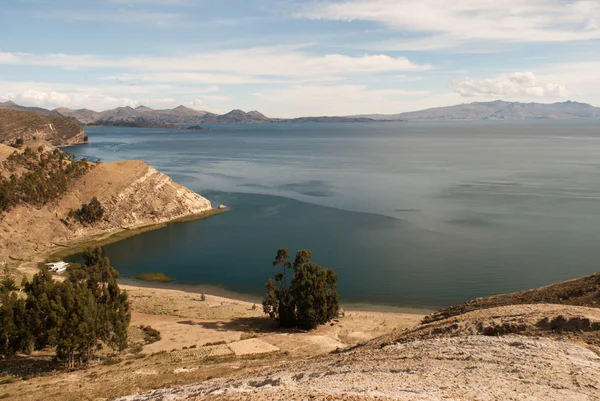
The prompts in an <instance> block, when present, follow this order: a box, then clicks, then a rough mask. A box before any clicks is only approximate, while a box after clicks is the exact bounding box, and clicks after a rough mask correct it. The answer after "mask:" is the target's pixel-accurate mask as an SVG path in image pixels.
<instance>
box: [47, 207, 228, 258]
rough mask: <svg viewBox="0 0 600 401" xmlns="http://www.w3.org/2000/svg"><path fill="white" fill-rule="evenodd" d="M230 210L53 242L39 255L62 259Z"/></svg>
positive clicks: (211, 211)
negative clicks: (86, 250) (70, 240)
mask: <svg viewBox="0 0 600 401" xmlns="http://www.w3.org/2000/svg"><path fill="white" fill-rule="evenodd" d="M228 211H230V209H229V208H225V209H219V208H212V209H209V210H206V211H204V212H201V213H196V214H191V215H187V216H181V217H179V218H177V219H173V220H168V221H163V222H160V223H153V224H145V225H140V226H131V227H128V228H122V229H117V230H114V231H108V232H101V233H98V234H94V235H91V236H88V237H86V238H81V239H78V240H75V241H72V242H69V243H66V244H53V245H54V247H53V248H50V249H49V250H48V251H47V252H44V253H41V254H40V255H39V256H40V257H41V258H46V259H55V258H58V259H64V258H66V257H68V256H72V255H75V254H77V253H81V252H83V251H84V250H85V249H86V248H89V247H93V246H100V247H102V246H105V245H109V244H114V243H116V242H119V241H122V240H124V239H127V238H131V237H135V236H136V235H140V234H143V233H145V232H149V231H154V230H159V229H161V228H165V227H167V226H168V225H170V224H178V223H188V222H191V221H196V220H202V219H206V218H208V217H211V216H216V215H218V214H221V213H225V212H228Z"/></svg>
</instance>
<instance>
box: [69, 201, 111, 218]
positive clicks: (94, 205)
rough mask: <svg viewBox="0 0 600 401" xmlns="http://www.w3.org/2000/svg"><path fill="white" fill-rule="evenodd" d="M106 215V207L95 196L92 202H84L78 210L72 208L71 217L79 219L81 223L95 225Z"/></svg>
mask: <svg viewBox="0 0 600 401" xmlns="http://www.w3.org/2000/svg"><path fill="white" fill-rule="evenodd" d="M103 216H104V208H103V207H102V204H101V203H100V201H99V200H98V198H96V197H95V196H94V197H93V198H92V200H91V201H90V203H87V204H85V203H84V204H82V205H81V208H80V209H78V210H71V211H70V212H69V217H71V218H72V219H75V220H77V221H79V222H80V223H81V224H85V225H93V224H94V223H96V222H98V221H100V220H101V219H102V217H103Z"/></svg>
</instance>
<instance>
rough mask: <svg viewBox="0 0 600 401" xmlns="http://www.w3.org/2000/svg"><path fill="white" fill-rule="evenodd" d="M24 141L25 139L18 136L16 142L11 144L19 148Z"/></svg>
mask: <svg viewBox="0 0 600 401" xmlns="http://www.w3.org/2000/svg"><path fill="white" fill-rule="evenodd" d="M24 143H25V141H24V140H23V138H17V139H16V140H15V142H14V143H12V144H11V145H10V146H12V147H13V148H17V149H18V148H20V147H22V146H23V144H24Z"/></svg>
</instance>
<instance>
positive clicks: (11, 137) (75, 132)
mask: <svg viewBox="0 0 600 401" xmlns="http://www.w3.org/2000/svg"><path fill="white" fill-rule="evenodd" d="M34 136H35V137H36V140H38V141H39V140H43V141H46V142H48V143H50V144H52V145H54V146H65V145H72V144H75V143H82V142H83V139H84V136H85V133H84V131H83V129H82V128H81V127H80V126H79V124H77V123H76V122H75V121H73V120H71V119H69V118H66V117H63V116H61V115H58V114H56V115H47V116H44V115H42V114H39V113H34V112H27V111H18V110H6V109H0V143H4V144H11V143H14V142H15V140H16V139H17V138H23V140H24V141H25V144H26V145H29V144H30V143H32V142H35V141H36V140H34V139H33V137H34Z"/></svg>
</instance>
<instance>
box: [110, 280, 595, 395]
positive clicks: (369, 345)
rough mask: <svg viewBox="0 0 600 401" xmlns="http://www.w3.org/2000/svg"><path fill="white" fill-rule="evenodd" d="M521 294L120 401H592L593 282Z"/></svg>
mask: <svg viewBox="0 0 600 401" xmlns="http://www.w3.org/2000/svg"><path fill="white" fill-rule="evenodd" d="M577 284H580V285H581V288H580V290H579V291H574V292H572V293H571V296H572V299H570V298H569V296H568V295H564V297H565V298H560V299H559V301H561V302H563V303H564V302H569V301H571V302H573V303H582V302H583V301H582V299H587V300H588V304H587V305H585V306H583V305H561V304H556V303H542V302H543V299H542V298H543V296H544V294H545V295H547V296H548V297H549V299H550V300H549V301H547V302H551V300H552V299H553V298H552V295H553V294H556V293H557V292H559V293H562V294H568V293H569V292H570V291H572V290H573V288H574V286H576V285H577ZM523 294H527V295H526V297H533V298H534V299H536V300H537V302H538V303H535V304H517V305H506V304H505V301H506V298H507V296H499V297H490V298H482V299H479V300H477V303H478V304H480V305H485V306H480V307H479V308H475V307H474V306H473V302H472V303H467V304H465V305H469V308H466V309H470V310H469V311H464V312H458V311H457V309H453V312H455V313H453V314H452V316H450V317H446V318H442V317H440V314H433V315H432V316H435V317H436V319H432V316H429V317H427V318H425V319H424V322H423V323H421V324H420V325H417V326H416V327H414V328H411V329H404V330H399V331H396V332H393V333H392V334H388V335H384V336H382V337H379V338H376V339H374V340H370V341H368V342H366V343H363V344H361V345H359V346H355V347H351V348H347V349H345V350H341V351H337V352H334V353H331V354H329V355H325V356H320V357H317V358H312V359H305V360H302V361H289V362H284V361H282V362H281V363H280V364H278V365H276V366H270V367H268V368H266V369H265V368H262V369H253V370H251V369H246V370H242V371H239V372H237V373H235V374H232V375H230V376H227V377H222V378H218V379H212V380H207V381H204V382H202V383H199V384H197V385H191V386H182V387H174V388H165V389H159V390H155V391H152V392H147V393H141V394H133V395H130V396H126V397H123V398H120V400H121V401H141V400H152V401H159V400H160V401H166V400H170V401H174V400H260V401H266V400H269V401H270V400H272V401H275V400H431V401H433V400H544V401H547V400H557V401H558V400H582V401H583V400H586V401H587V400H589V401H592V400H599V399H600V309H599V308H598V307H597V301H598V300H600V275H599V274H595V275H592V276H588V277H583V278H581V279H577V280H571V281H568V282H565V283H560V284H555V285H553V286H549V287H542V288H540V289H537V290H531V291H528V292H523V293H516V294H511V295H510V296H511V297H512V298H513V299H514V300H517V299H523V296H522V295H523ZM494 301H497V302H496V303H497V304H501V306H496V305H495V302H494Z"/></svg>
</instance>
